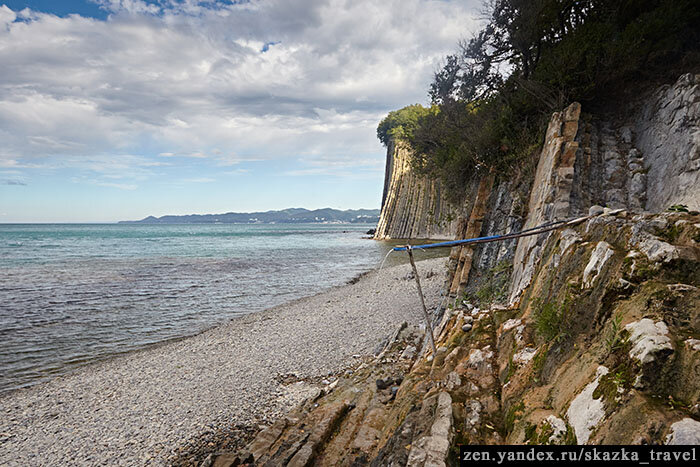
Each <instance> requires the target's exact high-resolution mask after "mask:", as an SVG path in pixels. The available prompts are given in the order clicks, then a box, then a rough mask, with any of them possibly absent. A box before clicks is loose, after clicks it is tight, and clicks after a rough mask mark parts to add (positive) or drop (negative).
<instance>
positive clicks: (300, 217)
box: [119, 208, 379, 224]
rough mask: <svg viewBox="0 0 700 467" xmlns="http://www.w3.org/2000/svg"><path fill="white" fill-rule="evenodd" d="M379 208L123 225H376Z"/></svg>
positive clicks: (195, 217) (241, 214)
mask: <svg viewBox="0 0 700 467" xmlns="http://www.w3.org/2000/svg"><path fill="white" fill-rule="evenodd" d="M377 222H379V209H348V210H347V211H340V210H338V209H331V208H325V209H314V210H313V211H310V210H308V209H303V208H290V209H283V210H282V211H266V212H227V213H225V214H189V215H185V216H162V217H154V216H148V217H146V218H145V219H141V220H139V221H120V222H119V223H120V224H301V223H334V224H347V223H351V224H359V223H362V224H376V223H377Z"/></svg>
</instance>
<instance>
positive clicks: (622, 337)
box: [605, 314, 629, 353]
mask: <svg viewBox="0 0 700 467" xmlns="http://www.w3.org/2000/svg"><path fill="white" fill-rule="evenodd" d="M621 323H622V315H620V314H618V315H616V316H615V317H614V318H613V319H612V324H611V327H610V332H609V333H608V336H607V337H606V338H605V347H606V348H607V349H608V352H609V353H611V352H615V351H616V350H618V349H620V348H622V347H623V346H624V345H625V344H626V343H627V340H628V339H629V335H628V334H627V333H623V331H624V329H622V328H621V327H620V324H621Z"/></svg>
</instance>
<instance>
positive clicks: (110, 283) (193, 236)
mask: <svg viewBox="0 0 700 467" xmlns="http://www.w3.org/2000/svg"><path fill="white" fill-rule="evenodd" d="M372 227H373V226H371V225H354V224H352V225H327V224H301V225H289V224H286V225H282V224H276V225H233V224H219V225H138V224H137V225H115V224H112V225H44V224H41V225H9V224H6V225H0V391H7V390H11V389H15V388H19V387H23V386H26V385H30V384H34V383H36V382H38V381H42V380H46V379H48V378H50V377H52V376H53V375H56V374H61V373H65V372H67V371H70V370H71V369H73V368H76V367H78V366H80V365H84V364H85V363H88V362H92V361H96V360H99V359H103V358H106V357H109V356H112V355H115V354H118V353H122V352H127V351H130V350H135V349H138V348H142V347H144V346H147V345H149V344H154V343H157V342H163V341H166V340H169V339H173V338H178V337H183V336H188V335H193V334H195V333H198V332H200V331H202V330H204V329H207V328H210V327H212V326H214V325H216V324H220V323H222V322H225V321H227V320H229V319H231V318H234V317H236V316H238V315H241V314H244V313H249V312H255V311H259V310H263V309H266V308H269V307H272V306H275V305H279V304H281V303H284V302H287V301H290V300H292V299H296V298H300V297H303V296H308V295H313V294H315V293H317V292H320V291H321V290H323V289H325V288H328V287H331V286H335V285H340V284H343V283H345V282H347V281H348V280H349V279H351V278H353V277H354V276H356V275H357V274H359V273H361V272H364V271H367V270H369V269H371V268H373V267H376V266H378V264H379V263H380V261H381V260H382V258H383V257H384V256H385V254H386V252H387V251H388V250H389V249H390V247H391V246H393V245H390V244H388V243H385V242H377V241H374V240H367V239H363V238H362V237H363V235H364V233H365V231H367V230H368V229H369V228H372Z"/></svg>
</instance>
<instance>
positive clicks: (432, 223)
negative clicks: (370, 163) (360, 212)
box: [375, 141, 457, 240]
mask: <svg viewBox="0 0 700 467" xmlns="http://www.w3.org/2000/svg"><path fill="white" fill-rule="evenodd" d="M410 155H411V154H410V149H409V148H408V146H407V145H406V144H404V143H402V142H400V141H395V142H392V143H391V144H390V145H389V147H388V148H387V162H386V173H385V178H384V195H383V198H382V212H381V216H380V218H379V224H378V225H377V232H376V234H375V238H376V239H378V240H383V239H389V238H430V239H451V238H454V235H455V231H456V228H457V209H456V207H455V206H452V205H451V204H450V203H449V202H448V201H447V199H446V197H445V194H444V191H443V190H442V187H441V186H440V182H439V181H437V180H430V179H428V178H427V177H420V176H418V175H416V174H415V173H414V172H413V171H412V169H411V165H410Z"/></svg>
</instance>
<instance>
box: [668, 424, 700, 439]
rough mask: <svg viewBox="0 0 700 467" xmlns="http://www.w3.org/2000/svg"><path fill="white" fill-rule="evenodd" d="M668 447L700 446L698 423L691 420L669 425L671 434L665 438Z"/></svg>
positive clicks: (699, 427)
mask: <svg viewBox="0 0 700 467" xmlns="http://www.w3.org/2000/svg"><path fill="white" fill-rule="evenodd" d="M666 444H669V445H684V444H686V445H698V444H700V422H698V421H695V420H693V419H692V418H684V419H683V420H681V421H679V422H676V423H674V424H673V425H671V432H670V433H669V434H668V436H666Z"/></svg>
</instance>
